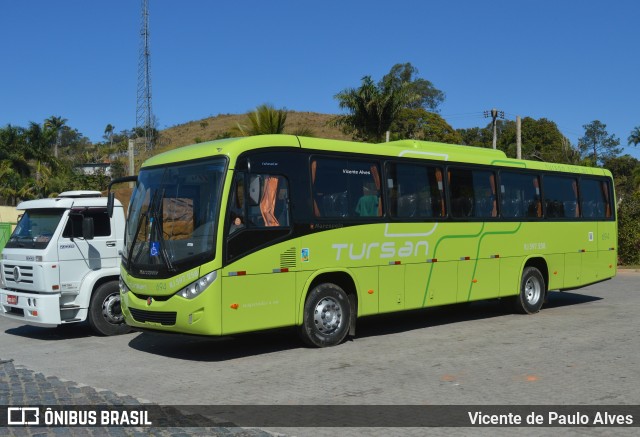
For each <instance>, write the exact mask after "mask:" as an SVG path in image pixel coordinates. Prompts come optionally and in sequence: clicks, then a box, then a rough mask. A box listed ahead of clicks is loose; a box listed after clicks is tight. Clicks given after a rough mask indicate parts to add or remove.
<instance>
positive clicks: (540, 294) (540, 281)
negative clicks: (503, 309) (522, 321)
mask: <svg viewBox="0 0 640 437" xmlns="http://www.w3.org/2000/svg"><path fill="white" fill-rule="evenodd" d="M545 293H546V286H545V282H544V278H543V277H542V273H540V270H538V269H536V268H535V267H525V269H524V271H523V272H522V280H521V281H520V293H519V294H518V295H517V296H516V299H515V301H514V303H515V310H516V312H519V313H521V314H534V313H537V312H538V311H540V308H542V304H543V303H544V298H545Z"/></svg>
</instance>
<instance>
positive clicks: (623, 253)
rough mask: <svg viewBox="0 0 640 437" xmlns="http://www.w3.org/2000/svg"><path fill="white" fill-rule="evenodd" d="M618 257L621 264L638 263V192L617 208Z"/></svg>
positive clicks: (639, 239) (639, 231) (639, 209)
mask: <svg viewBox="0 0 640 437" xmlns="http://www.w3.org/2000/svg"><path fill="white" fill-rule="evenodd" d="M618 248H619V250H618V257H619V260H620V263H621V264H623V265H632V264H640V192H636V193H634V194H633V195H632V196H628V197H626V198H625V199H623V201H622V203H621V204H620V207H619V208H618Z"/></svg>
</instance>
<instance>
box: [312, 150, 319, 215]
mask: <svg viewBox="0 0 640 437" xmlns="http://www.w3.org/2000/svg"><path fill="white" fill-rule="evenodd" d="M317 170H318V161H313V162H312V163H311V185H312V193H311V196H312V197H313V214H314V215H315V216H316V217H320V208H318V202H316V171H317Z"/></svg>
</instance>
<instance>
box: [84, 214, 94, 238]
mask: <svg viewBox="0 0 640 437" xmlns="http://www.w3.org/2000/svg"><path fill="white" fill-rule="evenodd" d="M94 235H95V231H94V227H93V217H83V218H82V238H84V239H85V240H93V237H94Z"/></svg>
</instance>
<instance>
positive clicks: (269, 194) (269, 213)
mask: <svg viewBox="0 0 640 437" xmlns="http://www.w3.org/2000/svg"><path fill="white" fill-rule="evenodd" d="M278 182H279V180H278V178H277V177H273V176H267V179H266V180H265V182H264V191H263V192H262V199H261V200H260V212H261V213H262V218H263V219H264V225H265V226H280V223H279V222H278V219H276V216H275V215H274V214H273V213H274V211H275V209H276V195H277V194H278Z"/></svg>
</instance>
